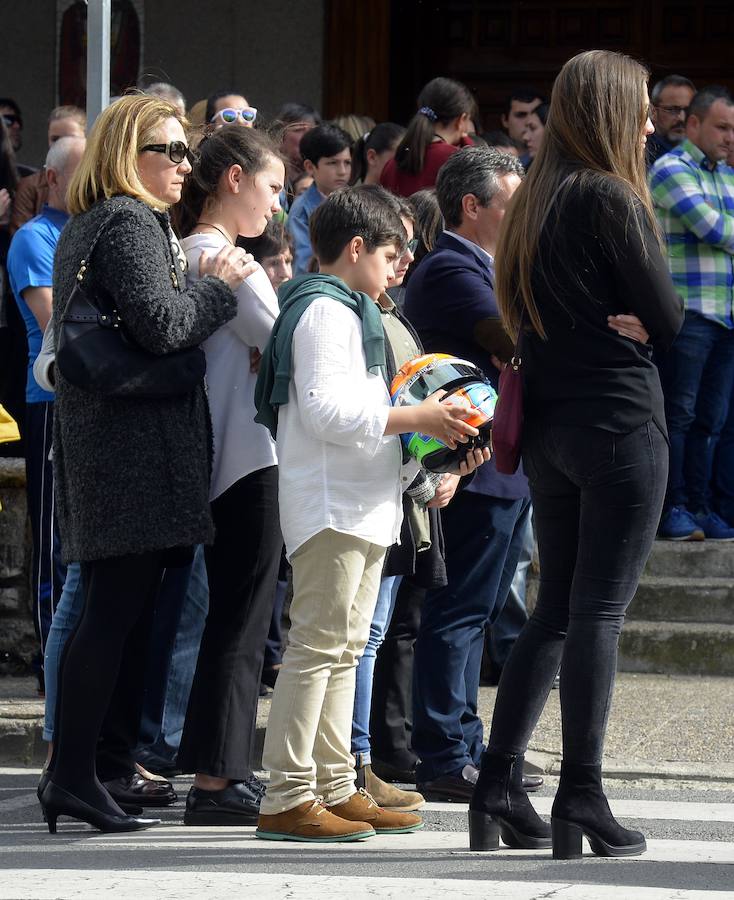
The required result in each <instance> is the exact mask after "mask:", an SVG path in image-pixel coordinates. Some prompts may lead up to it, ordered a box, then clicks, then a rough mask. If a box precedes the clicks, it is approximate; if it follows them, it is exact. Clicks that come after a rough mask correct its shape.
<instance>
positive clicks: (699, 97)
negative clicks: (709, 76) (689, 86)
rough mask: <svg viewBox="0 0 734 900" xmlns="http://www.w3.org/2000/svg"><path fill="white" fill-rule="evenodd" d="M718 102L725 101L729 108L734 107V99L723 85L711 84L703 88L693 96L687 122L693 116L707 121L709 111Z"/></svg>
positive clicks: (687, 113)
mask: <svg viewBox="0 0 734 900" xmlns="http://www.w3.org/2000/svg"><path fill="white" fill-rule="evenodd" d="M717 100H723V101H724V103H726V105H727V106H734V99H732V96H731V94H730V93H729V91H728V90H727V89H726V88H725V87H722V85H720V84H709V85H707V86H706V87H704V88H701V90H700V91H698V92H697V93H696V94H694V95H693V99H692V100H691V105H690V106H689V107H688V110H687V112H686V121H688V119H690V117H691V116H696V118H698V119H705V118H706V115H707V114H708V111H709V110H710V109H711V107H712V106H713V105H714V103H716V101H717Z"/></svg>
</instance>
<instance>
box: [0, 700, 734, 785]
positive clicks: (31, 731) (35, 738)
mask: <svg viewBox="0 0 734 900" xmlns="http://www.w3.org/2000/svg"><path fill="white" fill-rule="evenodd" d="M18 712H20V716H18V715H16V716H15V717H13V718H10V717H2V718H0V766H11V765H19V766H33V765H35V766H40V765H42V764H43V762H44V760H45V759H46V744H45V743H44V741H43V719H42V718H41V717H40V716H31V715H28V714H27V713H26V714H25V715H24V714H23V712H21V711H20V710H19V711H18ZM258 724H260V723H258ZM263 724H264V723H263ZM259 730H260V731H262V730H263V729H262V727H260V728H259ZM525 768H526V771H528V772H531V773H534V774H539V775H551V776H554V775H560V772H561V758H560V756H559V755H558V754H556V753H549V752H548V751H545V750H528V752H527V753H526V755H525ZM604 777H605V778H606V779H608V780H609V779H615V780H619V781H630V780H638V779H650V780H665V781H672V780H679V781H698V782H716V783H731V784H734V765H731V764H723V765H722V764H720V763H716V762H712V763H688V762H657V761H652V760H623V759H613V758H611V757H610V758H607V759H605V760H604Z"/></svg>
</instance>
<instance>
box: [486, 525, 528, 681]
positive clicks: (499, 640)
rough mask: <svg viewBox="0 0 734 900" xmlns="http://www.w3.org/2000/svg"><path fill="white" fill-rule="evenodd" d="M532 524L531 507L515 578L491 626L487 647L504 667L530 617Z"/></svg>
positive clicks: (493, 660)
mask: <svg viewBox="0 0 734 900" xmlns="http://www.w3.org/2000/svg"><path fill="white" fill-rule="evenodd" d="M533 546H534V540H533V524H532V509H531V511H530V514H529V515H528V518H527V524H526V526H525V534H524V536H523V542H522V549H521V551H520V559H519V561H518V564H517V569H516V570H515V577H514V578H513V579H512V584H511V585H510V590H509V592H508V594H507V600H506V601H505V605H504V607H503V609H502V612H501V613H500V615H499V617H498V618H497V619H496V620H495V622H494V623H493V625H492V627H491V628H490V629H489V641H488V649H489V654H490V657H491V659H492V662H493V663H494V664H495V665H496V666H497V667H498V668H499V669H501V668H502V667H503V666H504V664H505V663H506V662H507V658H508V657H509V655H510V651H511V650H512V647H513V645H514V643H515V641H516V640H517V636H518V635H519V634H520V632H521V631H522V629H523V626H524V625H525V623H526V622H527V620H528V611H527V607H526V606H525V593H526V590H527V581H528V569H529V568H530V564H531V563H532V561H533Z"/></svg>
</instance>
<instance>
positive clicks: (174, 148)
mask: <svg viewBox="0 0 734 900" xmlns="http://www.w3.org/2000/svg"><path fill="white" fill-rule="evenodd" d="M140 149H141V150H151V151H152V152H153V153H165V154H166V156H167V157H168V158H169V159H170V160H171V162H172V163H176V165H179V164H180V163H182V162H183V161H184V160H185V159H188V161H189V162H190V163H193V161H194V154H193V153H192V151H191V150H190V149H189V146H188V144H185V143H184V142H183V141H171V143H170V144H146V145H145V146H144V147H141V148H140Z"/></svg>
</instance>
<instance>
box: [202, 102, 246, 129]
mask: <svg viewBox="0 0 734 900" xmlns="http://www.w3.org/2000/svg"><path fill="white" fill-rule="evenodd" d="M239 118H242V121H243V122H246V123H247V124H248V125H253V124H254V122H255V119H256V118H257V110H256V109H255V107H254V106H246V107H245V108H244V109H232V107H229V106H228V107H226V108H225V109H220V110H219V112H218V113H215V114H214V115H213V116H212V117H211V119H210V120H209V121H211V122H213V121H214V120H215V119H221V120H222V122H224V124H225V125H231V124H232V123H233V122H236V121H237V120H238V119H239Z"/></svg>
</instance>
